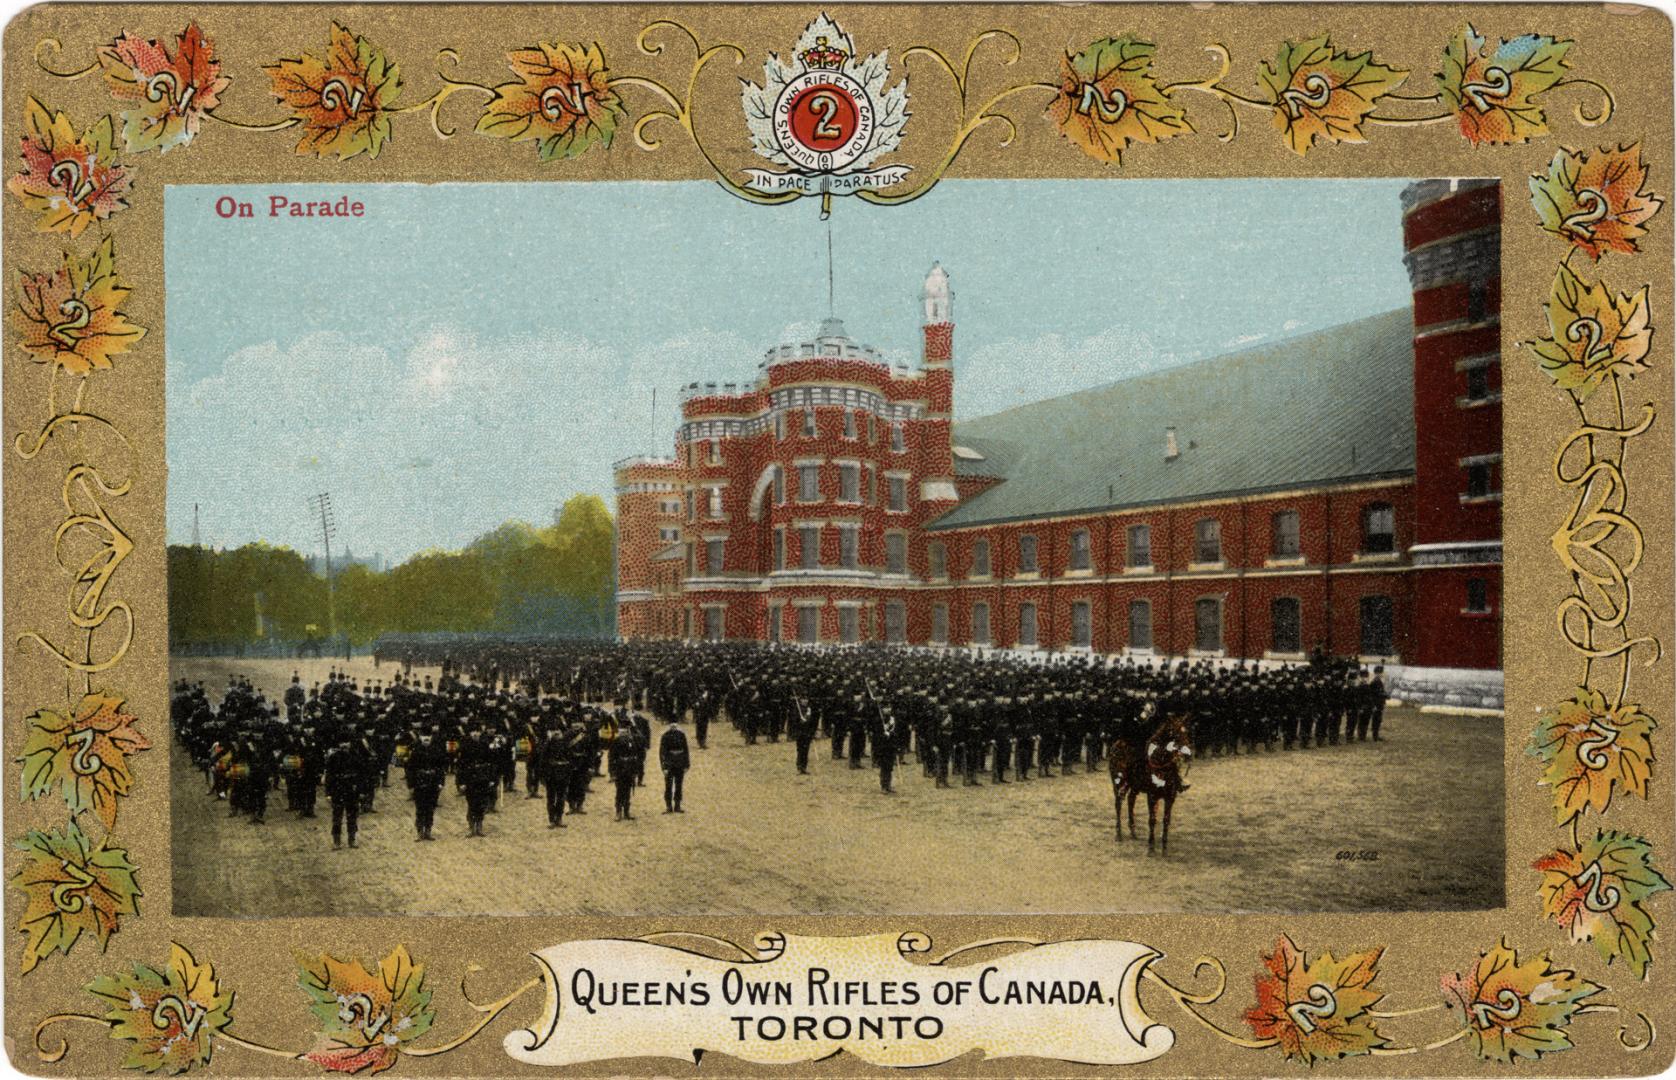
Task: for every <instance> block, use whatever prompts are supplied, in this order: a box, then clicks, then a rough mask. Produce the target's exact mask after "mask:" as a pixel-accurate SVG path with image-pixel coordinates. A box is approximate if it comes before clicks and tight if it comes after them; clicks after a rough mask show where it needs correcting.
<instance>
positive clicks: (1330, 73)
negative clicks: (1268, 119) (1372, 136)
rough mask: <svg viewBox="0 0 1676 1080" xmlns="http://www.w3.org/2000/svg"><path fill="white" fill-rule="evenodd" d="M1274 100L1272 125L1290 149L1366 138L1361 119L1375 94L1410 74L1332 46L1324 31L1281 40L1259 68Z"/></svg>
mask: <svg viewBox="0 0 1676 1080" xmlns="http://www.w3.org/2000/svg"><path fill="white" fill-rule="evenodd" d="M1257 77H1258V79H1259V80H1260V81H1261V82H1262V83H1263V85H1264V86H1265V87H1267V89H1268V91H1269V101H1270V103H1271V104H1273V105H1274V126H1275V128H1276V129H1277V130H1278V131H1280V132H1281V134H1282V135H1283V136H1284V137H1285V139H1286V145H1287V146H1289V147H1291V148H1292V150H1293V152H1295V153H1298V154H1302V153H1305V152H1307V151H1308V150H1309V148H1310V147H1312V146H1314V145H1315V144H1316V142H1317V141H1319V142H1324V143H1338V142H1350V143H1359V142H1366V141H1367V139H1365V138H1364V137H1363V136H1362V121H1363V120H1364V119H1365V118H1366V117H1367V115H1368V114H1369V113H1371V112H1372V111H1373V110H1374V109H1375V108H1377V107H1378V103H1379V98H1380V97H1382V96H1383V95H1385V94H1389V93H1390V92H1391V91H1393V90H1395V89H1396V88H1397V87H1398V86H1400V85H1401V84H1402V81H1403V80H1404V79H1406V78H1408V72H1406V71H1401V70H1399V69H1397V68H1390V67H1385V66H1383V65H1381V64H1376V63H1374V61H1373V53H1371V52H1364V53H1358V54H1351V53H1345V52H1335V51H1334V50H1333V45H1332V42H1331V41H1330V40H1328V36H1327V35H1326V34H1323V35H1321V36H1320V37H1317V38H1310V39H1309V40H1308V41H1303V42H1291V41H1288V42H1286V43H1284V44H1283V45H1281V47H1280V52H1279V53H1278V54H1276V56H1275V60H1274V64H1273V65H1270V64H1269V63H1268V62H1267V61H1265V62H1264V63H1263V65H1262V67H1261V68H1260V69H1259V70H1258V72H1257Z"/></svg>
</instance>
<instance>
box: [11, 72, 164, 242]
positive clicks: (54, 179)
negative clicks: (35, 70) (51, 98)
mask: <svg viewBox="0 0 1676 1080" xmlns="http://www.w3.org/2000/svg"><path fill="white" fill-rule="evenodd" d="M23 115H24V120H23V139H22V149H23V171H22V172H20V173H17V174H16V175H14V176H13V177H12V178H11V179H10V180H8V181H6V188H7V190H9V191H10V192H11V193H12V194H13V195H16V196H17V197H18V199H19V201H21V202H22V203H23V205H24V206H26V207H28V208H29V209H30V210H33V211H36V212H37V213H38V214H39V215H40V219H39V220H38V221H37V222H36V227H37V228H39V229H40V231H41V232H67V233H69V234H70V235H71V236H80V235H81V234H82V231H83V230H85V229H86V228H87V227H88V226H89V225H91V224H93V223H94V222H95V221H103V220H105V219H106V218H108V217H110V216H111V215H112V214H114V213H116V212H117V211H118V210H121V209H123V208H124V207H126V206H127V205H128V200H127V199H126V198H125V196H126V195H127V194H128V190H129V189H130V188H131V187H133V183H134V181H133V177H132V176H130V175H129V170H128V168H127V167H126V166H124V165H119V164H117V160H116V147H115V146H114V145H112V136H111V127H112V125H111V118H110V117H109V116H104V117H100V119H99V120H98V122H97V123H95V124H94V125H93V126H92V127H90V128H88V129H87V130H86V131H84V132H82V134H81V136H80V137H79V138H78V137H77V135H76V130H75V127H74V126H73V125H71V123H70V118H69V117H68V116H67V115H65V114H64V113H55V112H51V111H49V110H48V109H47V107H46V106H45V105H42V104H41V103H40V102H39V101H37V100H36V99H35V98H33V97H31V98H29V99H28V100H27V101H25V102H24V106H23Z"/></svg>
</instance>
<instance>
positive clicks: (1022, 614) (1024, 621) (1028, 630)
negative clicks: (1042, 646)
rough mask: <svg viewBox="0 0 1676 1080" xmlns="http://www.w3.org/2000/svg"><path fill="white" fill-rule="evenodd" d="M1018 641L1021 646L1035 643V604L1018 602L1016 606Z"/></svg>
mask: <svg viewBox="0 0 1676 1080" xmlns="http://www.w3.org/2000/svg"><path fill="white" fill-rule="evenodd" d="M1018 643H1019V644H1020V645H1021V646H1029V645H1035V644H1036V605H1035V604H1020V605H1019V606H1018Z"/></svg>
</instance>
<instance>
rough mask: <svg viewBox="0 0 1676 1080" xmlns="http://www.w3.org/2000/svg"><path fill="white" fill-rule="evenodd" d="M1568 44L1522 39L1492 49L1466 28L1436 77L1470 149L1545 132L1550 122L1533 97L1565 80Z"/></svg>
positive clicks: (1446, 51)
mask: <svg viewBox="0 0 1676 1080" xmlns="http://www.w3.org/2000/svg"><path fill="white" fill-rule="evenodd" d="M1571 45H1572V43H1571V42H1570V41H1559V40H1556V39H1554V38H1552V37H1548V36H1546V35H1542V34H1525V35H1523V36H1522V37H1516V38H1511V39H1509V40H1505V41H1501V42H1498V43H1497V44H1496V45H1495V47H1494V48H1492V47H1491V46H1490V44H1489V41H1488V40H1487V39H1486V38H1484V37H1483V36H1481V35H1480V34H1479V33H1478V32H1477V31H1476V30H1474V29H1473V28H1472V27H1471V26H1470V25H1469V26H1466V27H1464V28H1463V29H1462V30H1461V31H1460V32H1459V33H1457V34H1456V35H1455V36H1454V37H1452V38H1450V39H1449V44H1448V46H1447V47H1445V49H1444V51H1443V70H1442V71H1441V72H1439V73H1438V75H1437V85H1438V90H1439V92H1440V93H1442V95H1443V100H1444V101H1445V102H1446V103H1447V104H1448V106H1449V108H1450V109H1451V110H1453V111H1454V113H1455V115H1456V117H1457V119H1458V120H1459V121H1460V126H1461V134H1462V135H1464V136H1466V137H1467V139H1469V140H1470V141H1471V142H1473V143H1474V144H1478V143H1522V142H1529V141H1530V140H1531V139H1533V138H1535V137H1536V136H1538V135H1546V134H1547V133H1548V118H1547V115H1546V114H1545V113H1544V112H1543V111H1542V107H1541V106H1540V105H1538V104H1537V103H1536V101H1535V98H1536V96H1537V95H1538V94H1541V93H1542V92H1543V91H1545V90H1549V89H1552V88H1553V86H1554V84H1555V83H1557V82H1559V81H1560V79H1562V78H1564V76H1565V72H1566V69H1567V66H1568V65H1567V64H1566V62H1565V55H1566V53H1567V52H1569V51H1570V49H1571Z"/></svg>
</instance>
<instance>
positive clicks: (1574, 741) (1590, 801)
mask: <svg viewBox="0 0 1676 1080" xmlns="http://www.w3.org/2000/svg"><path fill="white" fill-rule="evenodd" d="M1657 726H1658V723H1657V721H1655V720H1654V719H1653V718H1652V717H1650V716H1648V715H1647V714H1645V713H1643V712H1642V711H1641V707H1640V706H1639V705H1622V706H1620V707H1618V708H1616V709H1612V708H1609V707H1608V706H1607V703H1606V695H1605V694H1603V693H1601V692H1600V691H1599V690H1591V689H1589V688H1588V687H1586V686H1584V687H1579V688H1578V690H1577V693H1576V695H1575V696H1574V697H1573V698H1572V699H1571V700H1570V701H1565V702H1561V703H1560V704H1558V705H1556V706H1554V707H1553V708H1551V709H1547V710H1544V711H1543V713H1542V715H1541V717H1540V718H1539V719H1538V720H1537V723H1536V730H1534V731H1533V732H1531V737H1530V742H1529V744H1528V745H1527V746H1526V752H1527V753H1529V754H1530V755H1531V756H1532V757H1535V758H1538V759H1539V760H1541V761H1543V762H1545V763H1546V764H1547V766H1548V768H1547V769H1546V770H1545V771H1544V772H1543V774H1542V780H1541V783H1543V784H1545V785H1547V786H1549V787H1552V788H1553V789H1554V816H1555V820H1556V821H1557V822H1558V823H1559V824H1561V825H1564V824H1565V823H1566V822H1568V821H1570V820H1571V819H1572V818H1574V817H1577V816H1578V815H1580V814H1582V813H1583V812H1584V811H1585V810H1587V809H1589V808H1590V807H1593V808H1594V810H1595V812H1596V813H1597V814H1603V813H1605V812H1606V808H1607V807H1608V806H1610V805H1611V804H1612V794H1613V792H1614V790H1622V791H1624V792H1625V793H1627V794H1630V795H1637V796H1640V797H1641V798H1643V799H1645V798H1646V797H1647V777H1648V774H1649V773H1650V772H1651V771H1652V769H1651V763H1652V761H1653V743H1652V733H1653V729H1654V728H1655V727H1657Z"/></svg>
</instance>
